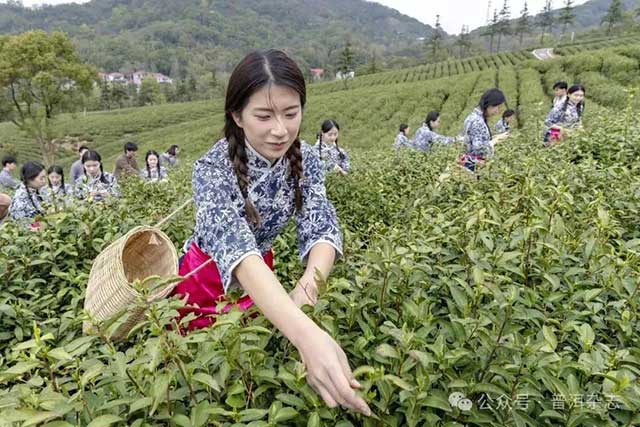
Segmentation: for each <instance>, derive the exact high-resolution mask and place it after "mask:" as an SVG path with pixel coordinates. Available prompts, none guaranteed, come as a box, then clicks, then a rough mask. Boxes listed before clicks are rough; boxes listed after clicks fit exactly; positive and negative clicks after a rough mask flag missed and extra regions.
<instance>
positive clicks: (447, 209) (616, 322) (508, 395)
mask: <svg viewBox="0 0 640 427" xmlns="http://www.w3.org/2000/svg"><path fill="white" fill-rule="evenodd" d="M449 65H450V64H449ZM448 70H451V68H450V67H449V68H448ZM557 71H558V68H557V67H549V68H548V69H546V70H545V71H542V70H536V69H533V68H518V69H516V70H513V69H511V68H509V67H502V68H500V70H498V71H496V69H484V71H480V72H477V73H472V74H466V75H464V76H461V77H459V78H455V79H453V80H452V79H440V80H435V81H430V82H421V83H401V84H389V85H388V86H382V85H380V86H370V87H369V86H366V87H360V88H357V89H352V90H345V91H341V92H340V93H327V94H324V95H313V96H312V97H311V98H310V101H309V106H308V109H307V110H306V111H305V114H306V117H305V121H306V122H305V127H304V130H303V134H304V135H305V136H307V139H311V138H312V135H313V134H314V133H315V130H316V127H317V126H318V124H319V123H320V121H321V119H324V118H326V117H327V116H331V117H334V118H336V119H337V120H338V121H339V122H340V123H341V125H342V127H343V129H344V130H343V135H344V140H341V142H342V141H344V146H345V147H346V148H347V149H348V150H349V151H350V154H351V157H352V159H353V171H352V173H351V174H350V175H349V176H347V177H336V176H331V177H329V178H328V181H327V187H328V194H329V197H330V199H331V200H332V201H333V203H334V204H335V206H336V209H337V211H338V214H339V217H340V222H341V225H342V228H343V230H344V235H345V257H344V259H343V261H341V262H340V263H338V265H337V266H336V269H335V271H334V273H333V275H332V277H331V278H330V280H329V281H328V283H326V284H325V285H324V286H323V287H324V288H325V289H324V292H323V293H322V296H321V298H320V301H319V303H318V304H317V305H316V306H315V307H313V308H310V307H307V308H306V310H307V312H308V313H309V315H310V316H311V317H312V318H313V319H315V321H316V322H318V323H319V324H320V325H322V327H323V328H324V329H326V330H327V331H328V332H329V333H330V334H331V335H332V336H333V337H335V338H336V340H337V341H338V342H339V343H340V344H341V345H342V346H343V348H344V349H345V351H346V352H347V354H348V356H349V360H350V363H351V364H352V366H353V367H354V369H355V374H356V376H357V378H358V379H359V380H360V382H361V383H362V385H363V390H361V393H362V395H363V397H364V398H365V399H366V400H367V401H368V402H369V404H370V406H371V408H372V410H373V412H374V416H373V417H371V418H368V419H364V418H362V417H360V416H358V415H354V414H352V413H348V412H346V411H343V410H340V409H335V410H331V409H328V408H326V407H325V406H324V404H323V403H322V402H321V400H320V398H319V397H318V396H317V395H316V394H315V393H314V392H313V391H312V390H311V389H310V388H309V386H308V385H307V384H306V381H305V372H304V367H303V365H302V364H301V363H300V358H299V356H298V354H297V352H296V350H295V348H294V347H293V346H291V344H289V343H288V342H287V340H286V339H284V338H283V337H282V336H281V335H280V334H279V333H277V332H275V331H274V330H273V328H272V327H271V326H270V325H269V323H268V322H267V321H266V320H265V319H264V318H263V317H261V316H251V315H247V314H241V313H239V312H231V313H229V314H228V315H225V316H222V317H220V319H219V320H218V322H217V323H216V324H215V325H214V326H213V327H211V328H209V329H207V330H201V331H196V332H193V333H190V334H188V335H184V336H183V335H180V334H179V333H177V332H175V330H176V328H175V325H174V324H173V321H174V319H175V315H176V309H177V307H179V306H180V305H181V302H180V301H178V300H177V299H167V300H164V301H161V302H159V303H157V304H153V305H151V306H150V307H149V310H148V312H147V316H146V317H145V320H144V322H143V323H142V324H141V325H140V326H139V327H138V328H136V329H135V330H134V331H133V332H132V334H131V336H130V337H129V339H128V340H127V341H126V342H123V343H114V342H111V341H109V340H108V339H105V338H106V337H105V336H85V335H83V334H82V322H83V321H84V320H86V315H85V314H84V313H83V310H82V306H83V298H84V290H85V286H86V282H87V278H88V273H89V270H90V267H91V262H92V260H93V259H94V258H95V256H96V255H97V254H98V253H99V252H100V251H101V250H102V249H104V248H105V247H106V245H108V244H109V243H110V242H111V241H113V240H114V239H116V238H117V237H119V236H121V235H123V234H124V233H126V232H127V231H128V230H129V229H131V228H132V227H134V226H135V225H142V224H154V223H156V222H157V221H158V220H159V219H161V218H163V217H164V216H166V215H167V214H168V213H169V212H171V211H172V210H173V209H174V208H175V207H177V206H178V205H180V204H181V202H182V201H183V200H184V199H185V198H187V197H189V195H190V191H191V190H190V188H191V185H190V166H189V162H188V161H184V162H183V166H182V167H181V168H180V169H179V170H177V171H175V172H174V174H173V175H172V176H171V179H170V181H169V182H167V183H165V184H159V185H143V184H141V183H140V182H139V181H138V180H133V181H130V182H128V183H126V184H125V185H124V188H123V192H124V197H123V198H122V199H121V200H119V201H115V202H113V203H112V204H110V205H93V206H91V205H90V206H76V207H73V208H71V209H69V210H68V211H65V212H59V213H55V214H52V215H50V216H48V217H46V218H45V219H43V222H44V224H45V228H44V229H43V230H42V231H41V232H39V233H31V232H27V231H26V230H24V229H22V228H20V227H18V226H16V225H15V224H11V223H10V224H7V225H5V226H4V227H2V228H0V277H1V282H0V283H2V285H1V286H0V415H1V416H0V426H25V427H26V426H33V425H42V426H47V427H67V426H74V425H83V426H84V425H88V426H90V427H98V426H108V425H113V426H125V425H127V426H137V427H142V426H160V425H169V426H184V427H196V426H205V425H214V426H224V427H232V426H233V427H240V426H251V427H261V426H281V425H287V426H300V427H304V426H307V427H315V426H327V427H328V426H340V427H348V426H366V427H382V426H385V427H388V426H391V427H394V426H397V427H400V426H442V427H444V426H447V427H458V426H515V427H523V426H536V427H537V426H541V425H544V426H554V427H555V426H558V427H559V426H607V427H609V426H611V427H613V426H632V425H637V424H638V423H640V415H639V414H640V385H639V384H640V381H639V377H640V338H639V335H638V333H637V331H638V330H639V329H640V312H639V304H638V298H639V296H640V282H639V281H638V277H640V223H639V222H638V217H639V205H638V200H639V197H640V174H639V173H638V172H639V168H638V164H637V160H636V159H637V140H638V138H639V137H640V124H639V123H638V120H637V110H636V105H635V101H634V98H632V97H629V96H627V93H626V92H625V93H624V95H623V99H624V100H625V101H621V104H622V106H621V107H619V109H618V110H616V111H617V112H616V113H614V112H612V111H609V110H607V109H605V108H603V107H601V106H598V105H595V106H594V103H592V102H591V101H589V104H588V105H589V107H588V112H589V111H591V110H594V111H596V112H597V114H593V113H590V114H593V115H591V116H589V118H588V121H587V120H586V122H585V124H586V129H585V130H584V131H579V132H577V133H576V134H574V135H573V136H572V138H571V139H570V140H569V141H567V142H566V143H564V144H561V145H559V146H556V147H554V148H551V149H549V148H543V147H542V144H541V142H540V127H541V120H542V119H543V116H544V115H545V114H546V113H547V111H548V108H549V104H550V99H549V97H548V96H547V95H545V92H544V90H543V85H542V84H543V82H544V83H545V84H548V83H547V82H548V81H550V80H549V78H550V77H549V78H547V77H546V74H545V72H548V73H557ZM449 72H450V71H449ZM552 75H554V74H549V76H552ZM596 76H598V78H600V77H601V75H600V74H596ZM587 77H589V78H591V74H589V75H588V76H587ZM594 78H595V77H594ZM496 81H497V83H498V84H499V85H503V86H504V88H505V90H506V91H507V92H508V93H509V94H510V96H509V97H510V98H511V99H510V103H511V106H513V105H514V103H515V105H517V108H518V110H519V116H520V117H519V121H520V125H521V129H520V131H519V132H517V133H516V132H514V135H513V136H512V138H510V139H509V140H507V141H504V142H502V143H501V144H500V146H499V147H497V150H496V156H495V158H494V159H493V160H491V161H490V162H488V164H487V165H485V166H484V167H483V168H481V169H480V171H479V172H478V174H477V175H469V174H468V173H467V172H466V171H463V170H461V169H460V168H459V167H458V166H457V165H456V159H457V157H458V155H459V153H460V150H461V147H460V146H456V145H453V146H447V147H436V148H435V149H434V150H433V151H432V152H431V153H428V154H426V153H415V152H407V151H404V152H399V153H395V152H393V151H392V150H391V148H390V146H391V144H392V139H393V136H394V134H395V131H396V127H397V125H398V124H399V122H400V121H405V120H407V121H409V122H411V124H412V126H413V127H414V128H415V126H416V125H417V124H418V123H419V122H418V121H419V120H420V121H421V120H423V118H424V117H423V116H424V114H425V113H426V112H427V111H428V110H430V109H440V110H442V112H443V116H445V117H446V118H447V120H448V122H447V123H449V125H448V126H449V130H450V131H451V132H454V131H458V130H459V128H460V125H461V121H462V120H463V119H464V117H465V116H466V114H467V113H468V111H469V110H470V108H472V107H473V105H474V103H475V102H477V98H479V94H480V93H481V92H482V90H484V89H486V88H487V87H490V86H493V85H494V84H495V83H496ZM591 84H592V85H593V86H594V89H597V88H598V85H601V84H604V83H603V82H601V81H599V80H594V81H593V82H591ZM589 93H590V92H589ZM595 93H598V92H597V90H595ZM633 93H634V92H633V91H631V94H632V95H631V96H633ZM588 96H589V94H588ZM514 98H515V99H514ZM414 120H415V122H414ZM221 123H222V118H221V116H220V115H219V114H215V115H214V116H213V119H212V120H209V119H207V118H200V119H197V120H194V121H193V122H192V123H188V122H184V123H174V124H173V125H172V126H171V127H170V128H172V129H173V131H172V132H171V133H170V134H169V135H171V137H172V138H179V135H180V134H181V133H182V135H183V138H184V139H183V141H186V142H189V143H190V144H183V145H184V146H185V148H187V150H186V153H185V154H186V155H187V157H188V158H189V159H193V158H195V157H196V156H198V155H200V154H201V153H202V151H204V150H205V149H206V148H207V147H208V146H209V145H210V144H211V142H212V141H213V140H214V136H215V135H216V134H218V132H217V131H216V130H217V129H219V127H220V125H221ZM110 126H114V131H115V127H117V126H120V125H119V124H115V123H114V124H111V125H110ZM150 127H152V126H149V127H146V126H145V130H144V132H143V134H142V135H144V136H143V141H144V143H145V144H149V146H153V145H154V144H158V143H163V144H164V142H165V141H164V140H163V139H162V137H163V129H162V127H161V128H159V129H150ZM165 130H166V129H165ZM147 132H148V133H147ZM310 137H311V138H310ZM341 138H342V136H341ZM193 218H194V212H193V209H192V208H188V209H187V210H185V211H184V212H183V213H182V214H181V215H178V216H177V217H176V218H174V219H173V220H172V221H171V222H170V223H169V224H168V225H167V226H166V228H165V229H166V231H167V233H168V235H169V236H170V238H171V239H172V241H173V242H174V243H175V245H176V246H177V247H178V248H180V247H181V246H182V244H183V243H184V241H185V239H186V238H187V237H188V236H189V234H190V233H191V232H192V230H193ZM296 253H297V252H296V240H295V232H294V230H293V227H291V228H290V229H289V230H288V231H287V232H286V233H285V234H284V235H283V236H281V237H280V238H279V239H278V240H277V241H276V245H275V254H276V272H277V274H278V276H279V277H280V279H281V281H282V283H283V284H284V285H285V286H286V287H291V286H292V285H293V284H294V282H295V281H296V280H297V278H298V275H299V274H300V273H301V267H300V265H299V261H298V259H297V255H296ZM107 326H108V325H103V326H102V328H103V330H104V329H105V328H107ZM453 393H460V394H459V395H458V397H460V396H463V400H464V402H463V401H462V400H460V399H452V398H451V397H452V395H453Z"/></svg>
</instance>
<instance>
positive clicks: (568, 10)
mask: <svg viewBox="0 0 640 427" xmlns="http://www.w3.org/2000/svg"><path fill="white" fill-rule="evenodd" d="M575 19H576V16H575V15H574V13H573V0H565V2H564V7H563V8H562V12H561V13H560V16H559V17H558V22H560V23H561V24H562V35H564V34H565V33H566V32H567V27H569V25H571V24H573V22H574V21H575Z"/></svg>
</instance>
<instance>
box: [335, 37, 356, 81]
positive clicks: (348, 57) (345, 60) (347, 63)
mask: <svg viewBox="0 0 640 427" xmlns="http://www.w3.org/2000/svg"><path fill="white" fill-rule="evenodd" d="M353 57H354V54H353V50H352V49H351V42H350V41H347V43H346V44H345V46H344V49H342V52H341V53H340V64H339V65H338V70H339V71H340V72H341V73H342V75H346V74H347V73H349V72H350V71H352V70H353Z"/></svg>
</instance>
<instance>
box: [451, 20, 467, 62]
mask: <svg viewBox="0 0 640 427" xmlns="http://www.w3.org/2000/svg"><path fill="white" fill-rule="evenodd" d="M454 44H455V45H456V46H458V49H459V50H460V58H463V57H464V56H466V55H468V53H469V50H470V49H471V35H470V34H469V26H467V25H463V26H462V30H461V31H460V35H459V36H458V38H457V39H456V41H455V42H454Z"/></svg>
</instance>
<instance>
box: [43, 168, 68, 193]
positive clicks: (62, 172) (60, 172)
mask: <svg viewBox="0 0 640 427" xmlns="http://www.w3.org/2000/svg"><path fill="white" fill-rule="evenodd" d="M52 173H57V174H58V175H60V176H61V177H62V180H61V181H60V182H61V185H60V188H62V192H63V193H64V195H65V196H66V194H67V189H66V188H64V170H62V166H58V165H53V166H49V169H47V175H51V174H52ZM47 181H48V182H49V188H52V187H51V181H49V180H48V179H47Z"/></svg>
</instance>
